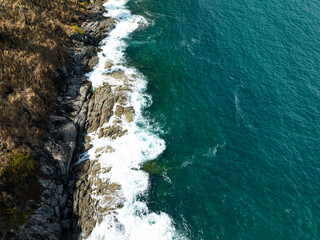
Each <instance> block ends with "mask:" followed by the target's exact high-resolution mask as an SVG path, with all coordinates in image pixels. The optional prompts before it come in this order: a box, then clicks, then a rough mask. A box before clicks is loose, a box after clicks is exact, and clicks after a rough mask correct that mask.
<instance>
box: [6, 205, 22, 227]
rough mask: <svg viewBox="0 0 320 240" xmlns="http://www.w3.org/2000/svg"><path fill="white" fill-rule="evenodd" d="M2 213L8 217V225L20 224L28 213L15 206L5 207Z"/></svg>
mask: <svg viewBox="0 0 320 240" xmlns="http://www.w3.org/2000/svg"><path fill="white" fill-rule="evenodd" d="M4 214H5V215H7V217H8V218H9V224H10V225H22V224H24V223H26V222H27V220H28V214H27V213H26V212H25V211H24V210H19V209H17V208H16V207H12V208H8V209H6V210H5V212H4Z"/></svg>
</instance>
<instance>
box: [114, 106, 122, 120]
mask: <svg viewBox="0 0 320 240" xmlns="http://www.w3.org/2000/svg"><path fill="white" fill-rule="evenodd" d="M123 110H124V107H122V106H120V105H117V106H116V111H115V115H116V116H117V117H121V115H122V114H123Z"/></svg>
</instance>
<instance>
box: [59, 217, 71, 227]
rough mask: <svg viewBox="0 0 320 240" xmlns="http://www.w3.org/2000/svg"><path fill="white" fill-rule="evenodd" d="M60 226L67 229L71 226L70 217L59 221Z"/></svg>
mask: <svg viewBox="0 0 320 240" xmlns="http://www.w3.org/2000/svg"><path fill="white" fill-rule="evenodd" d="M61 227H62V228H64V229H69V228H70V227H71V220H70V219H64V220H62V221H61Z"/></svg>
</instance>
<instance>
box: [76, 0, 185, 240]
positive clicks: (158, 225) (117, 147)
mask: <svg viewBox="0 0 320 240" xmlns="http://www.w3.org/2000/svg"><path fill="white" fill-rule="evenodd" d="M126 2H127V1H125V0H109V1H108V2H107V3H105V4H104V7H105V8H106V9H107V13H106V16H109V17H112V18H114V19H116V21H117V24H116V26H115V28H114V29H113V30H112V31H111V32H110V34H109V36H108V37H107V38H105V39H104V40H103V41H102V42H101V49H102V51H101V52H100V53H99V54H98V57H99V62H98V64H97V66H96V67H95V68H94V69H93V71H92V72H90V73H89V74H87V76H88V77H89V80H90V81H91V82H92V85H93V87H94V88H97V87H99V86H102V85H103V83H104V82H107V83H108V84H110V85H111V86H112V89H113V90H114V88H115V86H116V85H121V84H123V82H121V81H119V80H118V79H113V78H112V77H111V76H110V75H106V73H110V72H113V71H117V70H121V71H123V72H124V73H125V75H126V76H127V77H128V78H131V79H132V80H134V81H132V82H130V84H131V90H132V91H131V92H129V91H128V92H127V97H128V106H132V107H133V108H134V110H135V116H134V119H133V121H132V122H130V123H129V122H127V121H125V120H123V122H122V123H121V126H122V127H123V129H127V130H128V131H127V133H126V134H125V135H124V136H122V137H118V138H116V139H114V140H112V139H110V138H107V137H106V138H104V137H102V138H98V136H97V135H98V132H99V129H98V130H97V132H94V133H91V134H90V135H91V139H92V142H91V144H92V145H93V147H92V148H91V149H90V150H89V151H88V152H86V153H84V155H83V156H82V157H81V158H80V159H79V161H82V160H84V159H86V158H88V157H89V159H90V160H94V159H96V154H97V153H96V152H99V149H101V148H103V147H106V146H110V147H111V148H112V149H114V151H113V152H107V153H106V152H103V151H101V152H100V153H101V155H100V156H99V158H98V161H99V163H100V164H101V167H102V168H109V167H111V170H110V171H105V172H104V173H100V175H99V178H100V179H101V180H102V181H108V180H110V182H114V183H117V184H119V185H120V186H121V194H118V195H117V198H118V200H119V201H120V202H121V203H122V204H123V207H122V208H119V209H117V210H116V211H112V212H111V213H110V214H109V215H106V216H104V217H103V220H102V222H101V223H97V225H96V226H95V228H94V229H93V231H92V233H91V235H90V236H89V237H88V239H94V240H96V239H134V240H140V239H157V240H161V239H182V238H183V237H181V236H179V235H178V234H177V232H176V230H175V228H174V226H173V220H172V219H171V218H170V216H169V215H168V214H166V213H162V212H161V213H159V214H156V213H153V212H150V211H149V209H148V207H147V205H146V203H145V202H143V201H142V200H139V199H138V197H139V196H141V195H143V194H146V193H147V189H148V186H149V177H148V174H147V173H145V172H143V171H141V170H139V169H140V165H141V164H142V163H143V162H145V161H148V160H152V159H155V158H157V157H158V156H159V155H160V154H161V153H162V152H163V151H164V150H165V142H164V140H162V139H161V138H160V137H158V136H157V134H156V131H154V129H153V127H152V126H151V125H150V121H149V120H148V119H147V118H145V117H143V115H142V111H143V109H144V108H145V107H147V106H149V105H150V104H151V103H152V100H151V97H150V96H148V95H147V94H145V93H144V91H145V90H146V85H147V81H146V79H145V78H144V76H142V75H141V74H140V73H139V72H138V71H137V70H136V69H134V68H129V67H127V66H126V59H125V55H124V50H125V48H126V42H125V41H124V38H127V37H128V36H129V34H130V33H132V32H133V31H134V30H136V29H137V28H139V27H145V26H147V25H148V22H147V20H146V19H144V18H143V17H141V16H136V15H131V13H130V11H129V10H128V9H126V7H125V4H126ZM106 62H111V63H112V64H113V66H112V67H111V68H109V69H105V63H106ZM115 118H116V117H115V116H113V117H111V118H110V120H109V122H108V123H105V124H104V127H106V126H111V125H112V122H113V120H114V119H115ZM92 197H94V198H95V199H98V200H99V205H101V206H103V205H104V204H105V203H106V200H105V198H104V197H103V196H98V195H97V196H92Z"/></svg>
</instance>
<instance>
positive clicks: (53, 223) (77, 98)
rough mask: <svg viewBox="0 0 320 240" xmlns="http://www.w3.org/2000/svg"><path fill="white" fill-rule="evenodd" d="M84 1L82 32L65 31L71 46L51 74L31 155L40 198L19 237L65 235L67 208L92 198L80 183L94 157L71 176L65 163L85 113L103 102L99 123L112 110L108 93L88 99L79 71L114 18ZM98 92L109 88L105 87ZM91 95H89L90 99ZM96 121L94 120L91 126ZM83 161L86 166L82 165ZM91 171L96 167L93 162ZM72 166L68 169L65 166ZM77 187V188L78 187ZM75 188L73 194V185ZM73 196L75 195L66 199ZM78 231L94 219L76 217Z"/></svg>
mask: <svg viewBox="0 0 320 240" xmlns="http://www.w3.org/2000/svg"><path fill="white" fill-rule="evenodd" d="M98 2H99V4H101V2H100V1H96V4H92V3H90V5H89V10H90V14H88V15H87V16H83V18H84V19H86V21H84V23H83V24H82V26H81V28H82V29H84V31H85V34H84V35H81V34H79V33H75V34H73V35H71V36H70V38H71V39H72V42H73V45H72V47H71V48H70V50H69V66H68V68H60V69H59V70H58V71H57V72H56V75H55V79H56V82H58V83H59V84H63V85H64V86H63V88H62V89H63V92H62V93H61V95H60V96H58V104H57V107H56V110H55V111H54V113H53V115H52V116H50V120H51V121H50V124H49V125H47V126H45V130H46V132H45V136H44V137H43V139H42V140H41V141H40V142H39V143H38V144H37V145H36V146H35V147H34V149H33V150H34V154H33V155H34V157H35V158H36V159H37V160H39V163H40V176H41V178H40V180H39V181H40V183H41V185H42V187H43V192H42V197H41V202H40V203H37V204H35V206H34V209H35V210H34V212H33V213H32V214H31V216H30V217H29V220H28V222H27V223H26V224H24V225H23V226H22V227H21V229H20V232H19V236H20V238H21V239H28V240H30V239H50V240H58V239H59V240H60V239H70V236H71V231H70V229H71V227H72V216H73V214H72V212H73V209H74V205H75V204H76V205H79V206H80V205H81V209H82V211H84V213H83V214H82V215H83V216H91V215H92V214H91V212H90V207H91V208H92V206H91V203H92V199H91V198H90V196H89V195H88V194H87V193H86V192H87V190H88V186H89V185H90V184H88V183H86V182H85V175H84V174H82V173H83V171H87V170H89V169H90V168H92V167H93V165H94V162H87V163H86V162H84V165H81V166H82V167H81V166H78V168H79V169H77V170H79V172H77V174H76V175H74V174H72V176H77V177H76V179H74V180H70V174H69V173H70V165H71V162H72V161H73V159H77V156H78V153H79V151H80V149H79V146H80V145H81V144H80V143H81V142H82V140H83V139H82V136H83V131H84V129H85V123H86V118H87V112H88V109H89V110H90V112H92V111H94V110H98V109H99V107H103V109H105V110H103V111H102V113H101V114H100V115H99V121H98V125H99V126H100V122H102V121H104V120H106V119H108V117H110V114H111V113H112V109H110V108H108V104H111V105H112V104H113V103H114V102H115V101H116V99H115V98H114V97H110V98H109V97H108V98H107V99H106V101H105V103H103V105H102V106H99V103H98V105H97V106H96V105H95V104H94V103H93V106H92V105H90V104H91V102H92V101H91V100H90V101H89V99H90V98H91V95H92V88H91V83H90V82H88V81H87V79H86V78H85V77H83V76H84V74H85V73H86V72H88V71H90V70H92V68H93V66H94V65H95V64H96V61H97V58H96V53H97V51H98V43H99V42H100V41H101V39H103V38H104V37H105V36H106V35H107V34H108V32H109V31H110V30H111V29H112V28H113V25H114V21H113V20H112V19H110V18H105V17H103V15H102V12H103V10H104V9H103V7H102V6H99V5H98ZM103 91H106V92H108V91H110V87H109V88H108V86H106V87H105V88H104V90H103ZM92 99H94V98H92ZM100 109H101V108H100ZM98 125H94V127H93V128H95V127H96V126H98ZM86 164H87V165H86ZM95 168H96V169H94V170H95V171H97V170H98V167H97V166H95ZM71 171H72V169H71ZM81 186H83V187H81ZM75 187H77V189H78V190H79V191H78V190H77V192H76V193H75V194H74V193H73V189H74V188H75ZM73 196H77V198H76V199H75V201H72V199H73ZM82 222H83V225H81V231H83V232H84V233H87V232H89V231H91V230H92V226H93V225H94V224H95V221H93V220H91V219H88V218H85V217H83V218H82Z"/></svg>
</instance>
